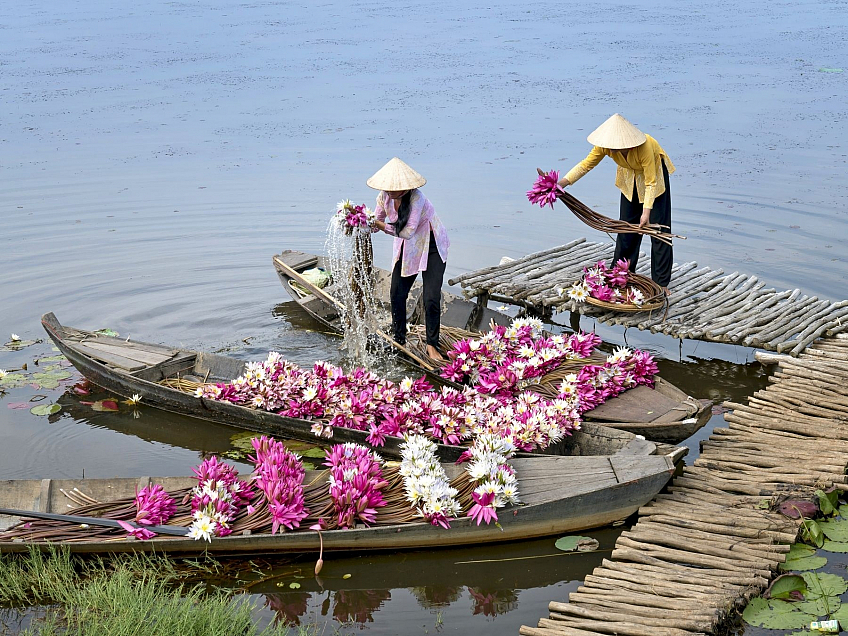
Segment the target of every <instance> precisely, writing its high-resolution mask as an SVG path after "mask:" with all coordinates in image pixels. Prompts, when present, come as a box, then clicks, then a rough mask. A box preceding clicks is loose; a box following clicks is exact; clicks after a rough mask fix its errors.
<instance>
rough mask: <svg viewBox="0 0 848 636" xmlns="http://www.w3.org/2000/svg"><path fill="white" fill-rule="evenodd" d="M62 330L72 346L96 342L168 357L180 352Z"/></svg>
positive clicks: (101, 335) (96, 334)
mask: <svg viewBox="0 0 848 636" xmlns="http://www.w3.org/2000/svg"><path fill="white" fill-rule="evenodd" d="M63 329H64V336H65V339H66V340H67V341H68V342H69V344H74V343H77V342H79V343H82V344H88V343H89V342H93V341H96V342H102V343H105V344H110V345H115V346H118V347H129V348H131V349H138V350H139V351H149V352H150V353H161V354H164V355H169V356H172V355H174V354H176V353H179V352H180V349H175V348H173V347H168V346H166V345H160V344H155V343H152V342H138V341H137V340H127V339H125V338H114V337H112V336H104V335H103V334H100V333H94V332H93V331H84V330H82V329H73V328H71V327H63Z"/></svg>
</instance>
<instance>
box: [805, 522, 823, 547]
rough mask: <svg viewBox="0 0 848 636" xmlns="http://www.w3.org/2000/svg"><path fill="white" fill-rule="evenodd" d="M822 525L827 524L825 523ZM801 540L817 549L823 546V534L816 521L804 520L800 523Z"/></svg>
mask: <svg viewBox="0 0 848 636" xmlns="http://www.w3.org/2000/svg"><path fill="white" fill-rule="evenodd" d="M824 523H827V522H826V521H825V522H824ZM801 538H802V539H803V540H804V541H807V542H808V543H811V544H813V545H814V546H816V547H817V548H820V547H822V546H823V545H824V534H823V531H822V529H821V526H820V525H819V523H818V522H817V521H813V520H812V519H804V520H803V521H802V522H801Z"/></svg>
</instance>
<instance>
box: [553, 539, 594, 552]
mask: <svg viewBox="0 0 848 636" xmlns="http://www.w3.org/2000/svg"><path fill="white" fill-rule="evenodd" d="M599 546H600V544H599V543H598V541H597V539H593V538H592V537H580V536H571V537H560V538H559V539H557V540H556V543H555V544H554V547H555V548H556V549H557V550H562V551H563V552H574V551H575V550H576V551H577V552H594V551H595V550H597V549H598V547H599Z"/></svg>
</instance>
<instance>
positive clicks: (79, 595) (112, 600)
mask: <svg viewBox="0 0 848 636" xmlns="http://www.w3.org/2000/svg"><path fill="white" fill-rule="evenodd" d="M182 578H183V576H182V575H181V574H179V573H178V572H177V570H176V569H175V568H174V565H173V564H172V563H171V562H170V561H168V560H167V559H165V558H164V557H150V556H144V555H121V556H118V557H114V558H112V559H109V560H106V559H101V558H96V559H87V560H84V559H79V558H75V557H72V556H71V555H70V554H69V553H68V552H66V551H54V552H48V553H41V552H39V551H35V550H34V551H32V552H30V553H29V554H25V555H0V604H2V606H4V607H10V606H11V607H17V608H24V609H31V610H33V616H34V619H33V621H32V623H31V624H30V626H29V628H28V629H27V631H25V632H23V634H26V636H54V635H55V636H59V635H62V636H65V635H70V634H73V635H75V636H94V635H95V634H96V635H102V634H110V635H111V636H123V635H127V636H129V635H135V634H156V636H194V635H197V636H218V635H220V636H232V635H239V636H281V635H283V634H289V633H290V632H289V630H288V629H287V628H285V627H283V626H274V625H271V626H269V627H267V628H265V629H264V630H259V629H258V627H257V626H256V624H255V621H254V618H253V616H252V611H253V609H254V605H253V604H252V603H251V602H249V601H248V600H245V599H238V598H233V597H232V596H229V595H227V594H226V593H225V592H223V591H209V590H208V589H207V586H206V585H203V584H197V583H195V584H187V583H184V582H181V579H182Z"/></svg>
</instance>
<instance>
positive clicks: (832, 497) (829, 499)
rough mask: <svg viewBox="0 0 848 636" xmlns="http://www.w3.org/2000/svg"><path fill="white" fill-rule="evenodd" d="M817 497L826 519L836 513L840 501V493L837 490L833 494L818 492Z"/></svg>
mask: <svg viewBox="0 0 848 636" xmlns="http://www.w3.org/2000/svg"><path fill="white" fill-rule="evenodd" d="M816 497H818V498H819V510H821V512H822V514H823V515H824V516H825V517H829V516H830V515H832V514H834V513H835V512H836V504H837V502H838V501H839V493H838V492H837V491H836V490H834V491H832V492H825V491H824V490H817V491H816Z"/></svg>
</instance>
